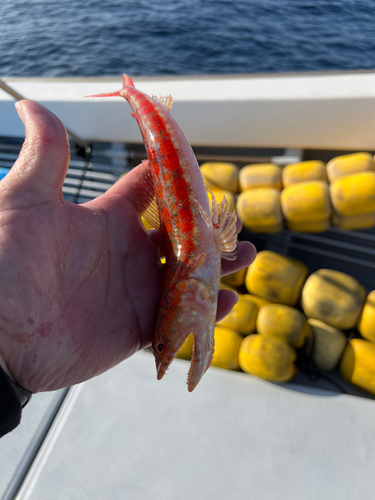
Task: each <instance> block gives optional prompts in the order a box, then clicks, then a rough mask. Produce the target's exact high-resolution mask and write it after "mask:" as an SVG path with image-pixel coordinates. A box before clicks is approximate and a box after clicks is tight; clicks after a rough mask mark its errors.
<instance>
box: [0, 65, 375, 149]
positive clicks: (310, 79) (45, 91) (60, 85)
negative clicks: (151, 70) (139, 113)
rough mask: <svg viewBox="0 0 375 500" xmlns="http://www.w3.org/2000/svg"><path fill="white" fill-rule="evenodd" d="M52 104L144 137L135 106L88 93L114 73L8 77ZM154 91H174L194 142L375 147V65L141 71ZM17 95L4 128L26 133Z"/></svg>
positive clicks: (90, 127) (73, 116) (69, 122)
mask: <svg viewBox="0 0 375 500" xmlns="http://www.w3.org/2000/svg"><path fill="white" fill-rule="evenodd" d="M3 81H4V82H6V83H7V84H8V85H10V86H11V87H12V88H14V89H15V90H16V91H18V92H19V93H20V94H22V95H23V96H25V97H27V98H29V99H34V100H37V101H39V102H41V103H42V104H44V105H45V106H47V107H48V108H49V109H51V110H52V111H53V112H54V113H55V114H56V115H57V116H59V118H60V119H61V120H62V121H63V123H64V124H65V125H66V126H67V127H68V128H70V129H71V130H72V131H73V132H75V133H76V134H77V135H79V136H80V137H82V138H83V139H86V140H97V141H111V142H127V143H137V142H141V137H140V134H139V131H138V127H137V125H136V123H135V121H134V120H133V119H132V117H131V116H130V111H129V107H128V106H127V105H126V104H125V103H124V102H123V103H122V105H119V104H118V102H116V101H118V100H121V98H112V99H86V98H85V97H84V96H86V95H91V94H96V93H101V92H111V91H114V90H118V89H119V88H120V86H121V79H120V76H118V77H116V78H115V77H114V78H65V79H62V78H57V79H54V78H4V79H3ZM134 81H135V84H136V86H137V87H138V88H139V89H140V90H142V91H143V92H145V93H147V94H150V95H152V94H154V95H167V94H171V95H172V96H173V98H174V105H173V109H172V114H173V116H174V117H175V118H176V120H177V122H178V123H179V124H180V126H181V128H182V130H183V131H184V132H185V134H186V136H187V138H188V139H189V141H190V143H191V144H193V145H208V146H246V147H282V148H311V149H346V150H374V149H375V134H374V132H373V131H374V130H375V72H373V71H372V72H344V73H328V74H326V73H322V74H318V73H317V74H314V73H312V74H293V75H288V74H286V75H277V74H276V75H237V76H217V77H214V76H191V77H190V76H186V77H180V76H179V77H136V78H134ZM13 101H14V99H13V98H12V97H10V96H9V95H8V94H6V93H5V92H4V91H2V90H0V117H1V119H0V135H3V136H18V137H21V136H23V134H24V130H23V127H22V124H21V122H20V120H19V118H18V116H17V115H16V113H15V111H14V107H13Z"/></svg>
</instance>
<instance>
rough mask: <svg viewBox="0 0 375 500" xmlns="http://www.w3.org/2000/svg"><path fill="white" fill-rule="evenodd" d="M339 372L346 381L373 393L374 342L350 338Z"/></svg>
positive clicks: (374, 391)
mask: <svg viewBox="0 0 375 500" xmlns="http://www.w3.org/2000/svg"><path fill="white" fill-rule="evenodd" d="M340 372H341V375H342V376H343V377H344V379H345V380H347V381H348V382H351V383H352V384H355V385H358V386H359V387H361V388H362V389H365V390H366V391H369V392H371V393H372V394H375V344H374V343H373V342H368V341H367V340H362V339H352V340H351V341H350V342H349V343H348V344H347V346H346V348H345V351H344V354H343V356H342V359H341V363H340Z"/></svg>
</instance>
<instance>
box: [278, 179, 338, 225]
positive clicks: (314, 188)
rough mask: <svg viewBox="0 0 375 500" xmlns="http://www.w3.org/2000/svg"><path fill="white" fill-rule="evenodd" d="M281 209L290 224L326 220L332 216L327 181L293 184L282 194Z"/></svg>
mask: <svg viewBox="0 0 375 500" xmlns="http://www.w3.org/2000/svg"><path fill="white" fill-rule="evenodd" d="M281 207H282V211H283V214H284V216H285V218H286V219H287V221H288V222H311V221H314V222H316V221H319V220H326V219H327V218H328V217H329V216H330V215H331V203H330V199H329V188H328V184H327V183H326V182H325V181H308V182H300V183H298V184H291V185H290V186H288V187H286V188H285V189H283V191H282V192H281Z"/></svg>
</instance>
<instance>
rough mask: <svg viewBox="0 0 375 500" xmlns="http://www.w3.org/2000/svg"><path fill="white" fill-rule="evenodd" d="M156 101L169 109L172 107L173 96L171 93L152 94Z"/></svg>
mask: <svg viewBox="0 0 375 500" xmlns="http://www.w3.org/2000/svg"><path fill="white" fill-rule="evenodd" d="M151 97H152V98H153V99H155V101H157V102H158V103H159V104H161V105H162V106H163V108H164V109H165V110H166V111H168V113H169V111H170V110H171V109H172V104H173V97H172V96H171V95H167V96H160V97H157V96H155V95H153V96H151Z"/></svg>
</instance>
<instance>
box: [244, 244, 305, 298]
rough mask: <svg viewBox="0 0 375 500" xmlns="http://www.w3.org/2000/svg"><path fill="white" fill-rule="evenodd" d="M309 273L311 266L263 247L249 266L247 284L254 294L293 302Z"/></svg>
mask: <svg viewBox="0 0 375 500" xmlns="http://www.w3.org/2000/svg"><path fill="white" fill-rule="evenodd" d="M308 273H309V270H308V268H307V267H306V266H305V264H303V263H302V262H300V261H299V260H296V259H293V258H291V257H285V256H284V255H279V254H277V253H275V252H271V251H269V250H263V251H261V252H259V253H258V255H257V257H256V259H255V261H254V262H253V263H252V264H251V266H249V267H248V270H247V273H246V280H245V285H246V288H247V290H248V291H249V292H250V293H251V294H254V295H258V296H260V297H264V298H266V299H267V300H269V301H270V302H275V303H278V304H287V305H290V306H294V305H295V304H297V302H298V300H299V298H300V295H301V290H302V286H303V284H304V282H305V280H306V278H307V275H308Z"/></svg>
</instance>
